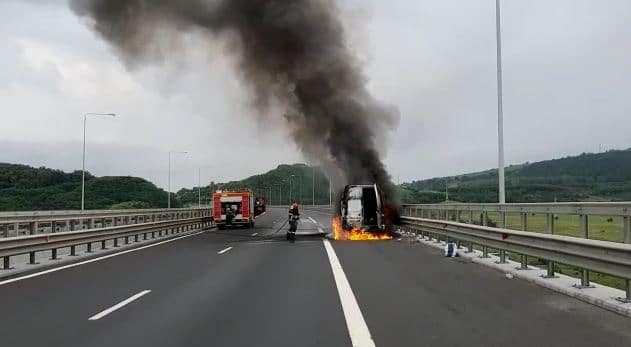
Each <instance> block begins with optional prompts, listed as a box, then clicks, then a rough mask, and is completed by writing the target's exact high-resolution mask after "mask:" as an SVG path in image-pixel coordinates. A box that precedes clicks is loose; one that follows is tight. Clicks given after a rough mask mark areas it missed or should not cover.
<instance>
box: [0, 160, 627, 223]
mask: <svg viewBox="0 0 631 347" xmlns="http://www.w3.org/2000/svg"><path fill="white" fill-rule="evenodd" d="M314 174H315V203H316V204H328V203H329V186H328V179H327V178H326V176H325V175H324V173H323V172H322V171H321V170H319V169H318V168H315V169H313V168H312V167H310V166H307V165H304V164H294V165H279V166H278V167H277V168H275V169H273V170H270V171H268V172H266V173H264V174H261V175H255V176H251V177H248V178H245V179H243V180H240V181H231V182H226V183H215V182H210V184H209V185H207V186H204V187H202V201H203V203H207V202H208V199H209V196H210V192H212V191H215V190H217V189H235V188H250V189H253V190H254V191H255V193H256V194H257V195H264V196H267V197H268V199H269V195H270V188H271V202H272V204H275V205H276V204H279V203H280V204H282V205H286V204H288V203H289V202H290V200H299V201H301V202H302V203H303V204H311V192H312V179H313V178H312V177H313V175H314ZM292 175H294V177H293V178H292V194H291V197H290V192H289V178H290V177H291V176H292ZM446 186H448V187H449V188H448V190H449V201H459V202H495V201H497V170H487V171H482V172H475V173H470V174H465V175H458V176H451V177H440V178H432V179H427V180H419V181H413V182H410V183H404V184H402V185H401V186H400V187H399V195H400V197H401V201H403V202H405V203H437V202H443V201H445V187H446ZM506 190H507V201H508V202H550V201H555V200H556V201H622V200H626V201H628V200H631V149H628V150H617V151H609V152H606V153H598V154H586V153H583V154H581V155H578V156H572V157H566V158H561V159H554V160H546V161H541V162H537V163H525V164H521V165H512V166H510V167H508V168H507V169H506ZM281 191H282V196H281V195H280V193H281ZM301 193H302V195H301ZM166 201H167V193H166V192H165V191H164V190H162V189H159V188H157V187H156V186H155V185H154V184H153V183H151V182H149V181H147V180H145V179H142V178H137V177H94V176H92V175H90V174H89V173H88V174H86V209H109V208H158V207H166ZM197 202H198V190H197V188H192V189H182V190H180V191H179V192H177V193H176V194H174V195H173V196H172V199H171V205H172V207H180V206H189V205H197ZM80 204H81V172H80V171H74V172H71V173H66V172H63V171H60V170H52V169H48V168H43V167H42V168H33V167H30V166H26V165H15V164H2V163H0V211H21V210H22V211H23V210H64V209H79V208H80Z"/></svg>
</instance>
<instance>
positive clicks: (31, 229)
mask: <svg viewBox="0 0 631 347" xmlns="http://www.w3.org/2000/svg"><path fill="white" fill-rule="evenodd" d="M37 227H38V225H37V222H30V223H29V224H28V228H29V230H28V233H29V234H30V235H35V234H37Z"/></svg>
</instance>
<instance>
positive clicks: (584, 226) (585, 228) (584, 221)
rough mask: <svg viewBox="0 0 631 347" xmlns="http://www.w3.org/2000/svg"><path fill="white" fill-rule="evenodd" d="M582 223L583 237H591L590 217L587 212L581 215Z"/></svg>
mask: <svg viewBox="0 0 631 347" xmlns="http://www.w3.org/2000/svg"><path fill="white" fill-rule="evenodd" d="M579 219H580V225H581V237H582V238H584V239H588V238H589V223H588V221H589V219H588V217H587V215H586V214H582V215H579Z"/></svg>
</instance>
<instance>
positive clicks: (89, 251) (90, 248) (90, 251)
mask: <svg viewBox="0 0 631 347" xmlns="http://www.w3.org/2000/svg"><path fill="white" fill-rule="evenodd" d="M86 247H87V248H88V249H87V250H86V251H85V252H86V253H92V242H88V243H87V244H86Z"/></svg>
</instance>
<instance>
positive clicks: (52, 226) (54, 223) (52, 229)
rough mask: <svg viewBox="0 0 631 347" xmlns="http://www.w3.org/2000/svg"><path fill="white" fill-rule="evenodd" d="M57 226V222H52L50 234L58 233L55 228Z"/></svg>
mask: <svg viewBox="0 0 631 347" xmlns="http://www.w3.org/2000/svg"><path fill="white" fill-rule="evenodd" d="M56 226H57V222H55V221H54V220H51V221H50V232H51V233H54V232H56V230H55V227H56Z"/></svg>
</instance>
